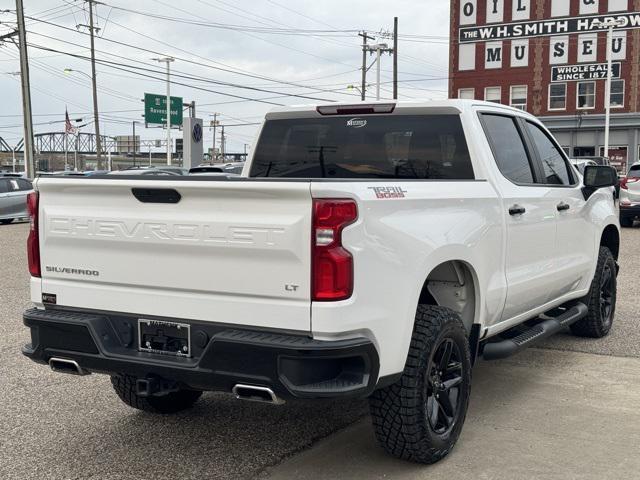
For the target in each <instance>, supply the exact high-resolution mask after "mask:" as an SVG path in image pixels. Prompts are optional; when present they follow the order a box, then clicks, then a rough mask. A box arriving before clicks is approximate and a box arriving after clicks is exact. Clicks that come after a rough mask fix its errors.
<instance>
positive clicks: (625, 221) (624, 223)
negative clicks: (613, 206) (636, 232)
mask: <svg viewBox="0 0 640 480" xmlns="http://www.w3.org/2000/svg"><path fill="white" fill-rule="evenodd" d="M620 226H621V227H625V228H631V227H633V218H629V217H620Z"/></svg>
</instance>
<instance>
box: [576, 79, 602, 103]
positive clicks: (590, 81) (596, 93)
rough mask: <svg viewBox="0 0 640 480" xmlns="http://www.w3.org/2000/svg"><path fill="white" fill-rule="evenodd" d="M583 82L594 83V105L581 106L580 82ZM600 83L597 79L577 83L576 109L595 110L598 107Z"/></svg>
mask: <svg viewBox="0 0 640 480" xmlns="http://www.w3.org/2000/svg"><path fill="white" fill-rule="evenodd" d="M582 83H593V107H581V106H580V102H579V101H578V99H579V98H580V84H582ZM597 95H598V84H597V83H596V82H595V80H587V81H584V82H577V83H576V110H595V109H596V100H597V99H598V96H597Z"/></svg>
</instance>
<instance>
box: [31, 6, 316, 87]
mask: <svg viewBox="0 0 640 480" xmlns="http://www.w3.org/2000/svg"><path fill="white" fill-rule="evenodd" d="M28 18H32V17H28ZM36 20H38V19H36ZM39 21H40V22H41V23H44V24H46V25H51V26H54V27H57V28H61V29H63V30H67V31H71V32H74V33H77V34H80V35H88V34H87V33H84V32H78V31H77V30H75V29H73V28H69V27H66V26H64V25H59V24H57V23H52V22H48V21H46V20H39ZM111 22H112V23H114V24H115V25H118V26H120V27H121V28H124V29H125V30H128V31H131V32H132V33H135V34H137V35H141V36H143V37H145V38H148V39H150V40H153V41H155V42H158V43H161V44H163V45H166V46H168V47H171V48H173V49H175V50H178V51H181V52H184V53H187V54H189V55H192V56H196V57H198V58H201V59H204V60H206V61H207V62H211V63H215V64H218V65H224V67H217V66H215V65H210V64H207V63H202V62H197V61H195V60H191V59H189V58H186V57H179V56H176V55H172V56H173V57H174V58H175V59H176V60H180V61H181V62H184V63H188V64H192V65H196V66H200V67H205V68H210V69H214V70H219V71H223V72H227V73H231V74H235V75H241V76H245V77H250V78H255V79H259V80H264V81H267V82H274V83H280V84H286V85H292V86H297V87H300V88H308V89H313V87H309V86H307V85H303V84H299V83H296V82H289V81H286V80H279V79H275V78H271V77H267V76H264V75H258V74H254V73H245V72H246V71H243V70H240V69H233V67H229V66H228V65H226V64H224V63H222V62H217V61H215V60H210V59H208V58H206V57H202V56H200V55H197V54H194V53H193V52H190V51H187V50H183V49H180V48H178V47H176V46H175V45H171V44H169V43H166V42H163V41H161V40H157V39H155V38H153V37H150V36H148V35H145V34H142V33H140V32H136V31H135V30H132V29H130V28H129V27H126V26H123V25H120V24H119V23H117V22H115V21H114V20H111ZM30 33H32V34H38V33H37V32H30ZM38 35H42V34H38ZM49 38H54V37H49ZM54 39H55V40H58V41H62V42H64V40H60V39H57V38H54ZM101 39H102V40H104V41H106V42H109V43H113V44H116V45H120V46H125V47H129V48H133V49H136V50H140V51H143V52H146V53H150V54H153V55H164V53H162V52H158V51H156V50H151V49H148V48H143V47H140V46H137V45H131V44H128V43H125V42H121V41H118V40H113V39H110V38H106V37H101ZM64 43H69V42H64ZM74 45H77V44H74ZM112 55H113V54H112ZM225 67H228V68H225Z"/></svg>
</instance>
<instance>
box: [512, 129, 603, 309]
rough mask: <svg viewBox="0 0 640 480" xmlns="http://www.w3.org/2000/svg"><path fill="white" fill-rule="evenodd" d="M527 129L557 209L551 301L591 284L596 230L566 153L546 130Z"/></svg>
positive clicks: (543, 179)
mask: <svg viewBox="0 0 640 480" xmlns="http://www.w3.org/2000/svg"><path fill="white" fill-rule="evenodd" d="M524 126H525V129H526V132H527V135H528V138H529V142H530V144H531V150H532V151H534V152H535V154H536V157H537V158H536V161H537V163H538V164H539V172H540V175H539V182H540V183H544V184H545V185H546V186H547V187H548V191H547V194H546V197H547V198H548V199H549V200H551V201H552V202H553V204H554V208H555V209H556V217H557V224H558V226H557V235H556V245H555V248H554V250H553V251H554V257H555V259H556V268H555V270H556V271H555V274H554V275H553V276H552V277H551V278H550V286H551V297H552V298H550V300H554V299H556V298H559V297H561V296H563V295H565V294H567V293H569V292H572V291H576V290H580V289H584V288H587V287H588V286H589V284H590V282H591V275H592V269H593V264H594V258H596V257H597V254H596V253H595V248H596V238H597V234H596V227H595V224H594V223H593V222H590V221H589V218H590V215H589V213H588V212H587V211H586V209H587V208H589V207H588V206H587V202H586V201H585V199H584V195H583V193H582V190H581V188H580V186H581V182H580V179H579V178H578V176H577V175H576V174H575V172H573V170H572V169H571V167H570V166H569V164H568V161H567V159H566V158H565V156H564V154H563V152H562V149H561V148H560V147H559V146H558V145H557V144H556V142H555V141H554V140H553V137H551V136H550V135H549V134H548V133H547V132H546V131H545V129H544V128H542V127H541V126H539V125H538V124H536V123H534V122H531V121H528V120H527V121H525V122H524Z"/></svg>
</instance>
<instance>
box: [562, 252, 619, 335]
mask: <svg viewBox="0 0 640 480" xmlns="http://www.w3.org/2000/svg"><path fill="white" fill-rule="evenodd" d="M607 270H608V271H609V272H610V273H611V282H612V285H611V287H612V291H611V296H612V299H611V304H610V305H611V311H610V314H609V315H608V318H604V317H605V315H603V312H602V308H601V296H602V285H601V283H602V281H603V276H605V275H606V273H605V272H606V271H607ZM616 274H617V269H616V262H615V260H614V258H613V254H612V253H611V250H609V249H608V248H607V247H600V251H599V253H598V265H597V267H596V273H595V275H594V276H593V280H592V281H591V288H590V289H589V293H588V294H587V296H585V297H584V298H583V299H582V301H583V303H584V304H585V305H587V307H588V308H589V311H588V313H587V316H586V317H584V318H582V319H580V320H578V321H577V322H575V323H574V324H572V325H571V327H570V328H571V332H572V333H573V334H574V335H577V336H579V337H591V338H601V337H604V336H605V335H607V334H608V333H609V330H611V325H612V324H613V318H614V316H615V313H616V292H617V283H616Z"/></svg>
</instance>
